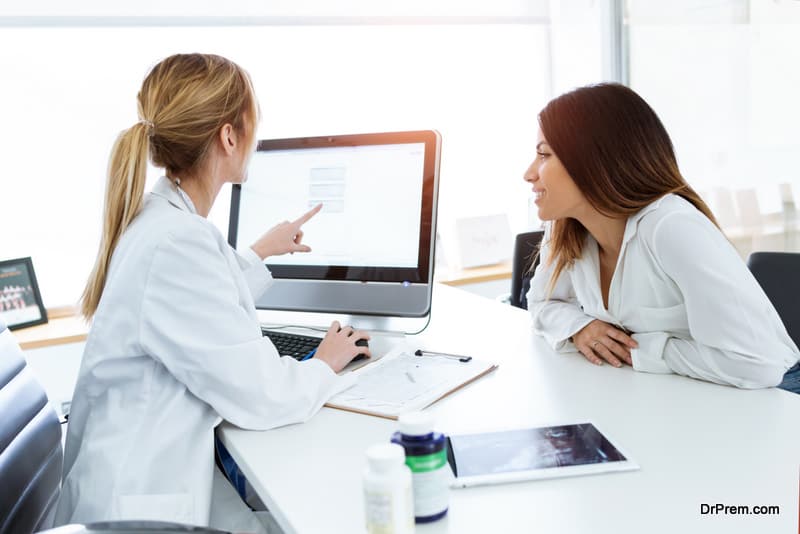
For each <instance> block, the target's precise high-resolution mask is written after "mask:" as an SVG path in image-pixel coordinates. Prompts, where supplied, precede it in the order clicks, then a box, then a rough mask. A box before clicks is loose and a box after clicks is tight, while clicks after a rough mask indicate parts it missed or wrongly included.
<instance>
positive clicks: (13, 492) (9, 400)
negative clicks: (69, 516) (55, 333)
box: [0, 321, 64, 534]
mask: <svg viewBox="0 0 800 534" xmlns="http://www.w3.org/2000/svg"><path fill="white" fill-rule="evenodd" d="M63 458H64V456H63V453H62V450H61V425H60V424H59V422H58V416H57V415H56V413H55V410H53V408H52V407H51V406H50V404H49V403H48V402H47V395H46V394H45V392H44V389H43V388H42V386H41V385H39V383H38V382H37V381H36V379H35V378H34V377H33V376H32V375H31V372H30V369H28V367H27V365H26V362H25V358H24V356H23V355H22V350H20V348H19V345H18V344H17V342H16V340H15V339H14V337H13V336H12V335H11V332H10V331H9V330H8V329H7V328H6V325H5V324H3V322H2V321H0V534H12V533H13V534H28V533H30V532H36V531H38V530H41V529H43V528H48V527H49V526H50V522H51V521H52V517H53V514H54V513H55V505H56V501H57V500H58V494H59V488H60V484H61V467H62V463H63V461H64V459H63Z"/></svg>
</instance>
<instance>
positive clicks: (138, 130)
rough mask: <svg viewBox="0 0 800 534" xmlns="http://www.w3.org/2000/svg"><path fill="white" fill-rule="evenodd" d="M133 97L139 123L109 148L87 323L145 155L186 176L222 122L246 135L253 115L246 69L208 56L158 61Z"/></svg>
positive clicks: (134, 205) (136, 202)
mask: <svg viewBox="0 0 800 534" xmlns="http://www.w3.org/2000/svg"><path fill="white" fill-rule="evenodd" d="M136 99H137V105H138V112H139V119H140V120H139V122H137V123H136V124H134V125H133V126H132V127H131V128H129V129H127V130H124V131H123V132H122V133H120V135H119V137H118V138H117V141H116V142H115V143H114V147H113V149H112V150H111V159H110V162H109V167H108V179H107V183H106V195H105V207H104V214H103V234H102V238H101V241H100V249H99V251H98V253H97V259H96V261H95V264H94V268H93V269H92V273H91V275H90V276H89V280H88V281H87V283H86V288H85V289H84V291H83V297H82V302H81V313H82V314H83V316H84V317H86V318H87V319H89V318H91V317H92V315H94V313H95V311H97V306H98V304H99V303H100V297H101V296H102V293H103V288H104V286H105V282H106V276H107V274H108V266H109V263H110V261H111V256H112V254H113V253H114V249H115V248H116V246H117V243H118V242H119V239H120V237H121V236H122V234H123V233H124V232H125V230H126V229H127V228H128V226H129V225H130V223H131V221H133V219H134V218H135V217H136V215H137V214H138V213H139V211H140V210H141V208H142V203H143V199H144V184H145V178H146V171H147V157H148V153H149V155H150V158H151V160H152V162H153V164H154V165H155V166H156V167H163V168H165V169H166V170H167V174H168V175H170V176H173V175H178V174H182V173H187V174H188V173H192V172H194V171H195V170H196V169H197V168H198V167H199V166H200V165H202V163H203V161H204V158H205V156H206V153H207V152H208V148H209V147H210V146H211V143H212V142H213V141H214V139H215V137H216V135H217V132H218V131H219V129H220V128H221V127H222V126H223V125H225V124H231V125H232V126H233V127H234V128H235V129H236V131H237V132H239V133H245V134H246V133H248V132H245V128H246V125H249V126H250V128H251V129H254V128H255V121H256V120H257V117H258V107H257V103H256V98H255V94H254V92H253V87H252V83H251V81H250V77H249V76H248V74H247V72H245V71H244V69H242V68H241V67H239V66H238V65H236V64H235V63H234V62H232V61H230V60H228V59H225V58H223V57H220V56H215V55H210V54H178V55H174V56H170V57H168V58H166V59H164V60H163V61H161V62H160V63H159V64H158V65H156V66H155V67H153V70H151V71H150V73H149V74H148V75H147V77H146V78H145V79H144V82H143V83H142V88H141V89H140V90H139V94H138V95H137V98H136ZM247 120H249V121H250V122H249V123H248V122H247ZM249 133H252V132H249Z"/></svg>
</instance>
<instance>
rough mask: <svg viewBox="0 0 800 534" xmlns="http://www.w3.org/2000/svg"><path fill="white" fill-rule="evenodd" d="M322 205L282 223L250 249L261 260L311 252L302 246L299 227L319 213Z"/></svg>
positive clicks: (307, 247)
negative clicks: (293, 219)
mask: <svg viewBox="0 0 800 534" xmlns="http://www.w3.org/2000/svg"><path fill="white" fill-rule="evenodd" d="M321 209H322V204H317V205H316V206H314V207H313V208H312V209H311V210H309V211H308V212H306V213H305V214H303V215H302V216H301V217H300V218H299V219H297V220H295V221H292V222H289V221H283V222H282V223H279V224H277V225H275V226H273V227H272V228H271V229H270V230H268V231H267V233H265V234H264V235H262V236H261V237H260V238H259V239H258V241H256V242H255V243H253V244H252V245H251V246H250V248H252V249H253V251H254V252H255V253H256V254H258V257H259V258H261V259H262V260H263V259H264V258H267V257H268V256H280V255H281V254H286V253H287V252H289V253H291V254H294V253H295V252H311V247H309V246H308V245H304V244H303V243H302V241H303V230H302V229H301V227H302V226H303V225H304V224H305V223H306V222H308V220H309V219H311V217H313V216H314V215H316V214H317V213H319V210H321Z"/></svg>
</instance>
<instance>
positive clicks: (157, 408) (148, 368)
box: [56, 178, 352, 527]
mask: <svg viewBox="0 0 800 534" xmlns="http://www.w3.org/2000/svg"><path fill="white" fill-rule="evenodd" d="M193 211H194V208H193V206H191V201H190V200H188V197H186V199H184V198H181V196H180V195H179V194H178V191H177V189H176V188H175V186H174V185H173V184H172V183H171V182H170V181H169V180H167V179H166V178H162V179H161V180H160V181H159V182H158V183H157V184H156V186H155V187H154V188H153V191H152V193H150V194H149V195H148V196H147V198H146V200H145V205H144V208H143V209H142V211H141V213H140V214H139V215H137V217H136V218H135V219H134V221H133V223H132V224H131V225H130V227H129V228H128V229H127V231H126V232H125V233H124V235H123V236H122V238H121V239H120V241H119V244H118V245H117V248H116V250H115V251H114V254H113V258H112V261H111V265H110V268H109V272H108V278H107V281H106V285H105V290H104V292H103V297H102V299H101V300H100V305H99V307H98V309H97V313H96V314H95V317H94V322H93V324H92V328H91V331H90V333H89V338H88V340H87V342H86V348H85V351H84V354H83V361H82V363H81V369H80V374H79V377H78V383H77V386H76V388H75V395H74V397H73V400H72V407H71V414H70V419H69V430H68V433H67V441H66V452H65V459H64V481H63V489H62V494H61V498H60V501H59V504H58V509H57V512H56V524H57V525H59V524H64V523H70V522H78V523H84V522H89V521H98V520H111V519H159V520H169V521H178V522H183V523H191V524H195V525H208V523H209V510H210V508H211V500H212V478H213V471H214V427H216V426H217V425H218V424H219V423H220V422H221V421H222V420H226V421H230V422H231V423H233V424H234V425H237V426H239V427H242V428H246V429H253V430H266V429H269V428H274V427H278V426H281V425H287V424H291V423H297V422H301V421H305V420H307V419H308V418H310V417H311V416H312V415H314V413H316V412H317V410H319V408H320V407H321V406H322V404H323V403H324V402H325V401H326V400H327V399H328V398H329V397H330V396H331V395H333V394H335V393H337V392H339V391H341V390H342V389H345V388H346V387H347V386H349V385H350V384H351V380H352V379H347V378H344V377H339V376H337V375H336V374H335V373H334V372H333V371H332V370H331V368H330V367H329V366H328V365H327V364H325V363H324V362H322V361H320V360H315V359H311V360H309V361H307V362H302V363H300V362H297V361H295V360H294V359H292V358H288V357H284V358H281V357H279V355H278V353H277V351H276V350H275V347H274V346H273V345H272V344H271V343H270V342H269V341H268V340H267V339H266V338H263V337H262V335H261V330H260V327H259V322H258V319H257V316H256V310H255V307H254V303H253V302H254V295H256V296H257V295H259V294H261V293H262V292H263V291H264V290H265V289H266V288H267V287H268V286H269V285H270V283H271V280H272V278H271V276H270V275H269V273H268V271H267V270H266V269H265V267H264V265H263V263H262V262H261V261H260V260H258V257H257V256H256V255H255V253H253V252H252V251H249V254H250V260H247V259H245V258H243V257H242V256H240V255H238V254H237V253H236V252H235V251H234V250H233V249H232V248H231V247H230V246H229V245H228V243H227V242H226V241H225V239H224V238H223V236H222V234H221V233H220V232H219V231H218V230H217V228H216V227H214V225H213V224H211V223H210V222H209V221H207V220H206V219H205V218H203V217H201V216H199V215H196V214H194V213H193ZM248 286H249V287H248ZM215 515H216V511H215ZM222 515H223V516H224V514H222ZM214 526H220V527H222V526H225V525H214Z"/></svg>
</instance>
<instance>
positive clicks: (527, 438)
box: [448, 423, 626, 477]
mask: <svg viewBox="0 0 800 534" xmlns="http://www.w3.org/2000/svg"><path fill="white" fill-rule="evenodd" d="M625 460H626V458H625V456H624V455H623V454H622V453H621V452H620V451H619V450H618V449H616V448H615V447H614V445H612V444H611V442H609V441H608V439H606V437H605V436H603V434H601V433H600V431H599V430H597V428H595V426H594V425H592V424H591V423H581V424H573V425H561V426H547V427H540V428H525V429H520V430H506V431H502V432H487V433H482V434H464V435H455V436H450V438H448V461H449V462H450V466H451V467H452V469H453V473H454V474H455V475H456V477H471V476H480V475H489V474H498V473H512V472H517V471H532V470H538V469H547V468H552V467H567V466H579V465H590V464H600V463H610V462H624V461H625Z"/></svg>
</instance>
